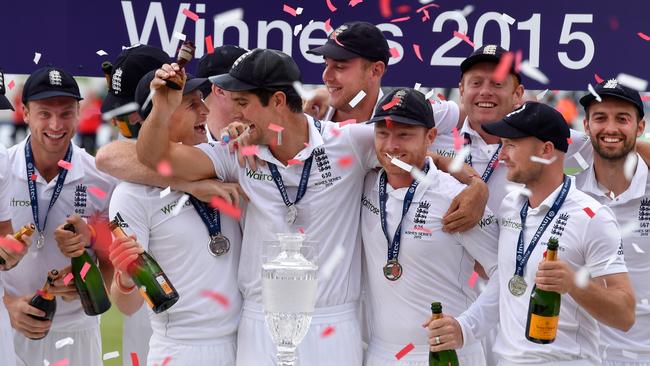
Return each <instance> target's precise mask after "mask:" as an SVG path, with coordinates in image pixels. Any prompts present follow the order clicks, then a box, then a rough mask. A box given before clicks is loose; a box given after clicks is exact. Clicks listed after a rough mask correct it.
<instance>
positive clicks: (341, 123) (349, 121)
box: [339, 118, 357, 127]
mask: <svg viewBox="0 0 650 366" xmlns="http://www.w3.org/2000/svg"><path fill="white" fill-rule="evenodd" d="M356 123H357V120H356V119H354V118H350V119H346V120H345V121H342V122H339V127H343V126H345V125H353V124H356Z"/></svg>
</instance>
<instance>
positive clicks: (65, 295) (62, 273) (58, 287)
mask: <svg viewBox="0 0 650 366" xmlns="http://www.w3.org/2000/svg"><path fill="white" fill-rule="evenodd" d="M70 272H72V267H70V266H67V267H65V268H63V269H60V270H59V274H58V275H57V276H56V277H54V282H52V286H50V290H49V292H50V294H52V295H54V296H59V297H61V299H62V300H63V301H68V302H70V301H73V300H77V299H79V294H78V293H77V289H76V288H75V287H74V280H73V279H71V280H70V282H68V284H67V285H66V284H65V280H64V279H65V277H66V276H67V275H68V273H70Z"/></svg>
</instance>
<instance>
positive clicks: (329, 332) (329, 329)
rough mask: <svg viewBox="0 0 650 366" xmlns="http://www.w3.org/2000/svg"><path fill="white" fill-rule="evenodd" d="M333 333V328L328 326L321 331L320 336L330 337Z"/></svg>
mask: <svg viewBox="0 0 650 366" xmlns="http://www.w3.org/2000/svg"><path fill="white" fill-rule="evenodd" d="M332 333H334V327H333V326H331V325H329V326H327V328H325V329H323V332H322V333H321V334H320V336H321V338H325V337H327V336H330V335H332Z"/></svg>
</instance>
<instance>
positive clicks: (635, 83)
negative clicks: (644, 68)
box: [616, 73, 648, 92]
mask: <svg viewBox="0 0 650 366" xmlns="http://www.w3.org/2000/svg"><path fill="white" fill-rule="evenodd" d="M616 80H618V82H619V83H620V84H621V85H623V86H627V87H628V88H631V89H634V90H636V91H639V92H642V91H645V90H646V89H647V88H648V81H647V80H643V79H641V78H638V77H636V76H632V75H628V74H624V73H620V74H618V76H617V77H616Z"/></svg>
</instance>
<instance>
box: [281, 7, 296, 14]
mask: <svg viewBox="0 0 650 366" xmlns="http://www.w3.org/2000/svg"><path fill="white" fill-rule="evenodd" d="M282 11H284V12H285V13H287V14H289V15H293V16H294V17H295V16H296V9H294V8H292V7H290V6H289V5H287V4H284V6H283V7H282Z"/></svg>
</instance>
